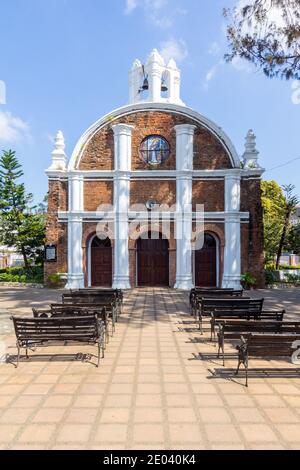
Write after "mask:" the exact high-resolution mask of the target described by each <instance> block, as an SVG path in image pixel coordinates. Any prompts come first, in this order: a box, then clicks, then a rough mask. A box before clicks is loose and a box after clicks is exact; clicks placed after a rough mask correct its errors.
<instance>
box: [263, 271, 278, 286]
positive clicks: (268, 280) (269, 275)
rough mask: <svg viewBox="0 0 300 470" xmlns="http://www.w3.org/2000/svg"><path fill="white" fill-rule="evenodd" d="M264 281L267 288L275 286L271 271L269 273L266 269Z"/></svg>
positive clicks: (273, 275)
mask: <svg viewBox="0 0 300 470" xmlns="http://www.w3.org/2000/svg"><path fill="white" fill-rule="evenodd" d="M265 281H266V285H267V286H271V285H273V284H275V282H276V277H275V274H274V272H273V271H270V270H268V269H266V270H265Z"/></svg>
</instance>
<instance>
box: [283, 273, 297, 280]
mask: <svg viewBox="0 0 300 470" xmlns="http://www.w3.org/2000/svg"><path fill="white" fill-rule="evenodd" d="M285 279H286V280H287V281H288V282H300V275H297V274H289V273H287V274H285Z"/></svg>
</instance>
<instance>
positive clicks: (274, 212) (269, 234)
mask: <svg viewBox="0 0 300 470" xmlns="http://www.w3.org/2000/svg"><path fill="white" fill-rule="evenodd" d="M261 188H262V206H263V217H264V250H265V261H266V263H271V262H272V261H273V260H274V258H275V256H276V254H277V251H278V246H279V243H280V237H281V233H282V229H283V224H284V194H283V191H282V189H281V187H280V186H279V184H278V183H276V181H262V184H261Z"/></svg>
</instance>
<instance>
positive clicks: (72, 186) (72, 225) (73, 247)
mask: <svg viewBox="0 0 300 470" xmlns="http://www.w3.org/2000/svg"><path fill="white" fill-rule="evenodd" d="M83 209H84V202H83V177H82V176H80V175H76V174H71V175H70V177H69V213H70V218H69V220H68V283H67V285H66V288H67V289H79V288H83V287H84V274H83V252H82V217H80V216H79V215H78V213H79V212H82V211H83Z"/></svg>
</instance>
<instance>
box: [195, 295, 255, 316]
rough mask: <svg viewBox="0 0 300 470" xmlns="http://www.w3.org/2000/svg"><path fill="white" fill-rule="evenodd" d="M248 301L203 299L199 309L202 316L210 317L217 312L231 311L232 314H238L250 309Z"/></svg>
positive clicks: (243, 299)
mask: <svg viewBox="0 0 300 470" xmlns="http://www.w3.org/2000/svg"><path fill="white" fill-rule="evenodd" d="M250 300H251V299H249V298H241V299H234V298H228V297H227V298H222V299H220V298H207V297H204V298H202V299H201V301H200V309H201V314H202V315H209V316H210V315H211V313H212V312H216V314H217V312H218V311H219V312H220V313H221V312H222V311H226V312H228V313H229V311H233V312H234V313H236V314H238V312H239V311H241V312H245V311H246V310H249V309H250Z"/></svg>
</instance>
